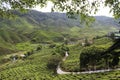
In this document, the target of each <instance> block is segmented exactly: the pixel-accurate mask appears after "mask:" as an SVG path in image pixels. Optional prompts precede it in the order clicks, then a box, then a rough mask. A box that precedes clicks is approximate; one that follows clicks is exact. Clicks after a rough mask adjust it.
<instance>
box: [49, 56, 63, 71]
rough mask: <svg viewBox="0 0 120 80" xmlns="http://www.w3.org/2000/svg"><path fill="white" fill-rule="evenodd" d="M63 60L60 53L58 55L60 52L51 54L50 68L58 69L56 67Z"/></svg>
mask: <svg viewBox="0 0 120 80" xmlns="http://www.w3.org/2000/svg"><path fill="white" fill-rule="evenodd" d="M61 60H62V58H61V56H60V55H58V54H56V55H51V56H50V58H49V60H48V63H47V67H48V69H53V70H56V68H57V66H58V64H59V62H60V61H61Z"/></svg>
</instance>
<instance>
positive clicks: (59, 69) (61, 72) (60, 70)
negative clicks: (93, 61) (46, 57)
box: [57, 51, 120, 74]
mask: <svg viewBox="0 0 120 80" xmlns="http://www.w3.org/2000/svg"><path fill="white" fill-rule="evenodd" d="M68 56H69V55H68V52H67V51H66V53H65V57H64V58H63V59H62V61H65V60H66V58H67V57H68ZM114 70H120V68H117V69H104V70H95V71H83V72H66V71H63V70H62V69H61V68H60V63H59V64H58V67H57V74H91V73H101V72H108V71H114Z"/></svg>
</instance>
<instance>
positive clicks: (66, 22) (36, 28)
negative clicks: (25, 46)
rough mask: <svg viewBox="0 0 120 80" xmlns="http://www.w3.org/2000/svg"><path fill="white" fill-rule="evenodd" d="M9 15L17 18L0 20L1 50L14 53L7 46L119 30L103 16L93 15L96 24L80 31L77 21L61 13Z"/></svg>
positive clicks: (115, 23)
mask: <svg viewBox="0 0 120 80" xmlns="http://www.w3.org/2000/svg"><path fill="white" fill-rule="evenodd" d="M13 13H14V14H16V15H17V16H18V17H16V19H13V20H8V19H2V18H0V47H1V49H3V48H5V49H9V50H14V49H13V48H12V47H9V46H12V45H13V44H16V43H18V42H24V41H35V42H46V41H54V42H56V41H63V40H64V37H65V35H66V34H67V36H66V37H67V38H69V39H71V38H81V37H84V36H90V37H91V36H96V35H99V34H100V35H102V34H105V33H107V32H109V31H112V30H116V28H119V27H120V25H119V24H118V22H117V21H116V20H115V19H113V18H110V17H105V16H95V19H96V21H95V22H94V23H93V24H92V26H91V27H90V28H84V27H85V26H84V25H82V24H81V23H80V21H79V20H75V19H70V18H68V17H67V16H66V14H65V13H53V12H51V13H43V12H38V11H34V10H29V11H28V12H27V13H20V12H19V11H13ZM4 51H5V50H4ZM2 53H4V52H2Z"/></svg>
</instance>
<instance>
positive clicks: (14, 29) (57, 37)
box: [0, 10, 120, 80]
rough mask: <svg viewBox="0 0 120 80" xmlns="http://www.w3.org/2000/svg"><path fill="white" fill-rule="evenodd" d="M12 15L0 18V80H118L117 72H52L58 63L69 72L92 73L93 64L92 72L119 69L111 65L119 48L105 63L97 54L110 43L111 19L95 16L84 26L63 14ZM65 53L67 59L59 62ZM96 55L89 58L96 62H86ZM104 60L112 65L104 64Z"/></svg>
mask: <svg viewBox="0 0 120 80" xmlns="http://www.w3.org/2000/svg"><path fill="white" fill-rule="evenodd" d="M12 12H13V13H14V14H15V15H17V17H15V18H14V19H2V18H0V80H101V79H103V80H119V78H120V75H119V73H120V72H119V71H110V72H104V73H94V74H66V75H64V74H62V75H59V74H57V73H56V68H57V66H58V64H60V66H61V69H62V70H64V71H70V72H73V71H74V72H78V71H87V70H88V69H91V70H92V69H94V65H95V66H96V69H103V68H104V69H107V68H108V67H110V68H117V67H120V62H119V63H116V64H114V65H113V63H114V61H115V60H116V59H117V60H118V59H119V56H116V55H115V54H116V53H118V51H119V49H118V50H116V51H113V52H112V53H107V55H105V56H108V57H109V58H106V59H108V60H106V59H105V58H104V57H103V56H101V55H100V54H102V53H104V51H106V50H107V49H108V48H109V47H110V46H111V45H112V44H113V43H114V42H113V40H111V39H110V38H108V37H106V36H107V34H108V33H109V32H113V31H117V29H118V28H119V24H117V22H116V20H114V19H113V18H109V17H105V16H95V18H96V21H95V22H94V23H92V25H90V26H89V27H88V26H87V25H83V24H81V23H80V22H79V20H78V19H69V18H67V16H66V14H65V13H42V12H38V11H34V10H29V11H28V12H27V13H20V12H19V11H12ZM66 51H68V52H69V56H68V57H67V59H66V60H65V61H62V58H63V57H64V56H65V52H66ZM114 53H115V54H114ZM86 54H87V55H86ZM96 54H97V55H99V56H100V58H99V57H97V58H96V57H94V58H92V59H98V62H96V63H95V61H96V60H93V61H91V60H92V59H91V57H90V59H86V57H89V56H88V55H90V56H92V57H93V56H94V55H95V56H96ZM117 55H118V54H117ZM81 56H83V57H82V58H83V59H82V60H83V62H82V60H81ZM84 60H88V61H84ZM105 60H106V61H105ZM108 61H109V63H110V64H111V65H112V66H111V65H110V66H108V65H106V63H105V62H108ZM59 62H60V63H59ZM84 62H86V63H84ZM92 62H93V63H92ZM117 62H118V61H117ZM93 64H94V65H93Z"/></svg>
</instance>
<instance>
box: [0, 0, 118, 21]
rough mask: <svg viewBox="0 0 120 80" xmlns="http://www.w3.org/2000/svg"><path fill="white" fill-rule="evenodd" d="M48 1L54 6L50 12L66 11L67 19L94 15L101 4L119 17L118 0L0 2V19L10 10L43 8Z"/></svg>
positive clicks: (23, 0)
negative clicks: (77, 15)
mask: <svg viewBox="0 0 120 80" xmlns="http://www.w3.org/2000/svg"><path fill="white" fill-rule="evenodd" d="M48 1H51V2H52V3H53V4H54V6H53V8H52V11H66V12H67V13H68V16H69V17H74V16H75V15H76V14H79V15H80V16H81V18H83V19H85V17H86V16H88V15H89V14H91V13H92V12H94V13H96V12H97V11H98V7H99V6H100V5H101V4H104V5H105V6H108V7H110V9H111V10H110V12H113V16H114V17H115V18H119V17H120V0H0V17H6V16H10V14H12V13H11V11H10V10H20V11H25V10H26V9H29V8H33V7H35V6H36V5H39V6H40V7H45V6H46V5H47V2H48Z"/></svg>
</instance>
